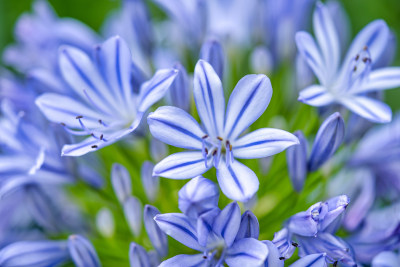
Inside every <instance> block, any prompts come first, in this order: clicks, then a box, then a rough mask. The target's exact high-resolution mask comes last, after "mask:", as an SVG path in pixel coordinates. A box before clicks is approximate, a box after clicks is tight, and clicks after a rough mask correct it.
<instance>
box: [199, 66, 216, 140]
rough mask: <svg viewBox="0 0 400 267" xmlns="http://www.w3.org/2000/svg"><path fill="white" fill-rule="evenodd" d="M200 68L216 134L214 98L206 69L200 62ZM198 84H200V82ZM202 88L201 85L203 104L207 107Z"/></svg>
mask: <svg viewBox="0 0 400 267" xmlns="http://www.w3.org/2000/svg"><path fill="white" fill-rule="evenodd" d="M201 68H202V69H203V73H204V79H205V80H206V84H207V93H208V99H209V103H210V106H211V113H212V117H210V119H211V120H212V121H213V123H214V127H215V132H216V133H217V134H219V133H218V127H217V121H216V118H215V109H214V98H213V96H212V91H211V87H210V81H209V80H208V77H207V73H206V70H205V68H204V65H203V64H201ZM200 85H201V83H200ZM203 90H204V89H203V87H202V93H203V99H204V104H205V105H206V107H207V102H208V101H206V100H205V96H204V91H203ZM207 109H208V108H207Z"/></svg>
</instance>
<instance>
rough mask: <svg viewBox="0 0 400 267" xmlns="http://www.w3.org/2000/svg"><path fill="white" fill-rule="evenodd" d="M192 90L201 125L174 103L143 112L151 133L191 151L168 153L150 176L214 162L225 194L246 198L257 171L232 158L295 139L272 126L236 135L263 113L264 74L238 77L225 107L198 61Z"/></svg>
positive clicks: (214, 78)
mask: <svg viewBox="0 0 400 267" xmlns="http://www.w3.org/2000/svg"><path fill="white" fill-rule="evenodd" d="M193 91H194V98H195V102H196V106H197V110H198V113H199V116H200V118H201V121H202V123H203V127H201V126H200V125H199V124H198V123H197V121H196V120H195V119H194V118H193V117H192V116H191V115H189V114H188V113H186V112H185V111H183V110H181V109H179V108H176V107H170V106H165V107H160V108H158V109H157V110H156V111H155V112H153V113H151V114H150V115H149V116H148V120H147V122H148V124H149V126H150V131H151V133H152V135H153V136H154V137H155V138H157V139H159V140H161V141H163V142H165V143H167V144H169V145H173V146H177V147H181V148H186V149H190V150H192V151H189V152H179V153H175V154H173V155H170V156H168V157H167V158H165V159H164V160H162V161H161V162H159V163H158V164H157V165H156V166H155V167H154V175H156V176H163V177H167V178H173V179H187V178H193V177H196V176H198V175H200V174H202V173H204V172H206V171H207V170H209V169H210V168H211V167H213V166H214V167H215V168H216V169H217V178H218V183H219V185H220V187H221V189H222V192H223V193H224V194H225V195H226V196H228V197H229V198H231V199H233V200H238V201H246V200H248V199H250V198H251V197H252V196H253V195H254V194H255V192H256V191H257V190H258V185H259V182H258V179H257V176H256V175H255V173H254V172H253V171H252V170H250V169H249V168H248V167H246V166H245V165H243V164H242V163H240V162H239V161H237V160H236V159H235V158H244V159H249V158H262V157H267V156H271V155H274V154H276V153H279V152H281V151H283V150H284V149H286V148H287V147H289V146H292V145H294V144H297V143H298V140H297V138H296V137H295V136H294V135H292V134H291V133H288V132H286V131H283V130H278V129H271V128H263V129H258V130H256V131H254V132H251V133H248V134H245V135H243V136H240V135H241V134H242V133H243V132H244V131H245V130H246V129H247V128H248V127H249V126H250V125H251V124H252V123H253V122H254V121H255V120H257V119H258V118H259V117H260V116H261V114H262V113H264V111H265V109H266V108H267V106H268V104H269V101H270V100H271V96H272V87H271V83H270V81H269V79H268V77H267V76H265V75H261V74H259V75H247V76H245V77H244V78H242V79H241V80H240V81H239V82H238V84H237V85H236V87H235V89H234V90H233V92H232V94H231V97H230V99H229V102H228V107H227V110H226V112H225V99H224V92H223V88H222V83H221V80H220V79H219V77H218V75H217V74H216V73H215V71H214V70H213V68H212V67H211V65H210V64H209V63H207V62H205V61H203V60H199V62H198V63H197V65H196V68H195V73H194V90H193Z"/></svg>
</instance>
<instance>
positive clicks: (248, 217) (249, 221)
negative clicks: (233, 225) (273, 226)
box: [236, 210, 260, 240]
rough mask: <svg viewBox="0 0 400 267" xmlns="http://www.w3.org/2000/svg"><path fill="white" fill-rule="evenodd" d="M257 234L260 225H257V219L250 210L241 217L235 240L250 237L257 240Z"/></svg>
mask: <svg viewBox="0 0 400 267" xmlns="http://www.w3.org/2000/svg"><path fill="white" fill-rule="evenodd" d="M259 234H260V225H259V223H258V220H257V217H256V216H255V215H254V213H253V212H251V211H250V210H246V211H245V212H244V213H243V215H242V219H241V221H240V227H239V231H238V233H237V235H236V240H239V239H242V238H250V237H251V238H255V239H258V235H259Z"/></svg>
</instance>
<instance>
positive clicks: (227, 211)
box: [213, 202, 240, 247]
mask: <svg viewBox="0 0 400 267" xmlns="http://www.w3.org/2000/svg"><path fill="white" fill-rule="evenodd" d="M239 227H240V208H239V205H238V204H237V203H236V202H233V203H231V204H229V205H227V206H226V207H225V208H224V209H223V210H222V211H221V212H220V213H219V215H218V217H217V218H215V221H214V224H213V230H214V232H215V233H216V234H218V235H219V236H221V237H223V238H224V239H225V244H226V246H227V247H230V246H231V245H232V244H233V242H234V241H235V238H236V235H237V233H238V231H239Z"/></svg>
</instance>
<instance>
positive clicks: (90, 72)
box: [36, 37, 177, 156]
mask: <svg viewBox="0 0 400 267" xmlns="http://www.w3.org/2000/svg"><path fill="white" fill-rule="evenodd" d="M59 63H60V69H61V72H62V74H63V77H64V79H65V80H66V82H67V83H68V84H69V85H70V86H71V89H72V90H74V94H75V96H74V97H73V98H72V97H70V96H65V95H60V94H53V93H46V94H43V95H41V96H40V97H39V98H37V100H36V104H37V105H38V107H39V108H40V109H41V111H42V112H43V114H44V115H45V116H46V117H47V118H48V119H49V120H50V121H53V122H57V123H61V124H62V125H63V126H65V129H66V130H67V131H68V132H69V133H71V134H73V135H79V136H88V135H89V136H90V137H88V138H87V139H85V140H83V141H81V142H80V143H77V144H72V145H65V146H64V147H63V149H62V155H65V156H81V155H84V154H86V153H88V152H92V151H95V150H98V149H100V148H102V147H104V146H107V145H110V144H112V143H114V142H116V141H117V140H119V139H120V138H122V137H124V136H125V135H128V134H129V133H131V132H133V131H135V129H136V128H137V127H138V125H139V123H140V121H141V119H142V117H143V115H144V113H145V112H146V110H147V109H148V108H149V107H150V106H151V105H152V104H154V103H155V102H156V101H158V100H159V99H160V98H162V97H163V96H164V94H165V93H166V91H167V89H168V88H169V86H170V85H171V83H172V82H173V80H174V78H175V76H176V74H177V71H176V70H174V69H168V70H167V69H165V70H159V71H157V72H156V74H155V75H154V76H153V78H151V79H150V80H149V81H147V82H145V83H144V84H142V86H141V89H140V92H139V94H138V95H136V94H134V93H133V90H132V87H131V86H132V85H131V83H130V81H131V66H132V61H131V55H130V51H129V49H128V47H127V45H126V43H125V41H123V40H122V39H121V38H119V37H114V38H110V39H109V40H108V41H106V42H105V43H103V44H102V45H100V46H97V47H96V48H95V56H94V59H91V58H90V57H89V56H88V55H87V54H85V53H84V52H83V51H81V50H79V49H76V48H73V47H63V48H62V49H61V50H60V57H59Z"/></svg>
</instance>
